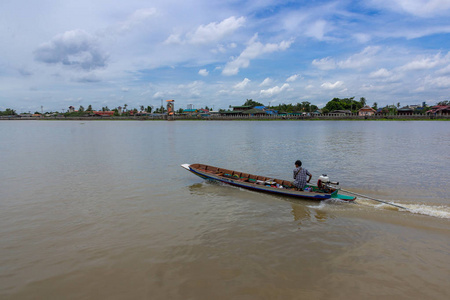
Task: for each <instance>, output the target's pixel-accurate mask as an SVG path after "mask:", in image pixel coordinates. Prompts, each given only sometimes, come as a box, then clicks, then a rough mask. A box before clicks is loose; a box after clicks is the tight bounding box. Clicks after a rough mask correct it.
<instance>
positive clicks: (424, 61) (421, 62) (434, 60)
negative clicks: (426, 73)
mask: <svg viewBox="0 0 450 300" xmlns="http://www.w3.org/2000/svg"><path fill="white" fill-rule="evenodd" d="M445 60H446V59H445V58H444V59H442V58H441V54H440V53H438V54H436V55H435V56H434V57H424V58H420V59H416V60H413V61H411V62H409V63H407V64H405V65H403V66H401V67H400V68H399V69H400V70H402V71H417V70H427V69H432V68H434V67H436V66H438V65H439V64H441V63H442V62H443V61H445Z"/></svg>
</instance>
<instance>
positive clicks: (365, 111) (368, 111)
mask: <svg viewBox="0 0 450 300" xmlns="http://www.w3.org/2000/svg"><path fill="white" fill-rule="evenodd" d="M376 112H377V111H376V110H375V109H373V108H372V107H370V106H369V105H366V106H364V107H363V108H361V109H360V110H358V116H373V115H375V113H376Z"/></svg>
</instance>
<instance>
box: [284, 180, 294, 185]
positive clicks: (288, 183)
mask: <svg viewBox="0 0 450 300" xmlns="http://www.w3.org/2000/svg"><path fill="white" fill-rule="evenodd" d="M282 185H283V186H285V187H292V182H290V181H288V180H283V182H282Z"/></svg>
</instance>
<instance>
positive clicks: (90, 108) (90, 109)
mask: <svg viewBox="0 0 450 300" xmlns="http://www.w3.org/2000/svg"><path fill="white" fill-rule="evenodd" d="M86 111H89V112H92V105H90V104H89V106H88V108H87V109H86Z"/></svg>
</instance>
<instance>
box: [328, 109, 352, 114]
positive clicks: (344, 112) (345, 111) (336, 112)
mask: <svg viewBox="0 0 450 300" xmlns="http://www.w3.org/2000/svg"><path fill="white" fill-rule="evenodd" d="M330 114H333V115H339V116H347V115H351V114H352V112H351V111H350V110H344V109H338V110H333V111H332V112H330Z"/></svg>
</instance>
